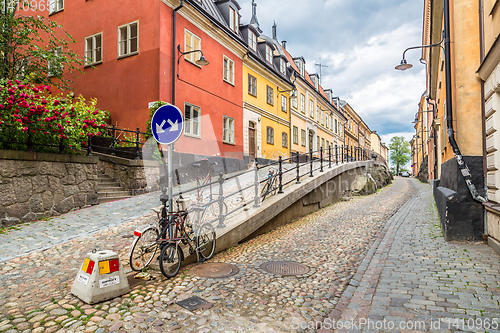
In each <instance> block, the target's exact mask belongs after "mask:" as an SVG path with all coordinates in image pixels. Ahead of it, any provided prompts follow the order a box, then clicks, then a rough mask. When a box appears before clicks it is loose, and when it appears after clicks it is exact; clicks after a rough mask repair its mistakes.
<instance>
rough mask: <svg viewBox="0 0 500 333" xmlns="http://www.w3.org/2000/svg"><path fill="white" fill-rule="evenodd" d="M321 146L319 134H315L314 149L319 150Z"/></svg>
mask: <svg viewBox="0 0 500 333" xmlns="http://www.w3.org/2000/svg"><path fill="white" fill-rule="evenodd" d="M320 148H321V138H320V137H319V135H316V150H319V149H320Z"/></svg>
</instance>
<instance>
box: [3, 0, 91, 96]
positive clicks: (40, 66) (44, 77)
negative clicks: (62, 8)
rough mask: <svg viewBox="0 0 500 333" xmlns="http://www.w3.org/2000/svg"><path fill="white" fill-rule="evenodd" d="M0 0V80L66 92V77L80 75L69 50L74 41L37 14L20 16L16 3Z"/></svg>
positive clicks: (78, 64)
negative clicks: (20, 82) (46, 86)
mask: <svg viewBox="0 0 500 333" xmlns="http://www.w3.org/2000/svg"><path fill="white" fill-rule="evenodd" d="M0 1H1V3H0V10H1V22H0V25H1V27H0V78H2V79H12V80H14V79H17V80H20V81H22V82H27V83H34V84H39V85H47V84H51V85H55V86H57V87H58V88H61V89H68V88H69V84H70V83H71V82H72V81H71V79H70V78H68V75H67V74H68V73H69V74H71V76H72V75H73V74H75V73H76V72H77V71H80V72H81V70H80V69H79V68H80V67H77V66H82V65H83V62H82V60H81V59H80V58H79V57H78V55H76V54H75V53H74V52H73V51H72V50H71V49H70V48H69V46H70V45H71V44H73V43H75V42H76V41H75V40H74V39H73V37H71V36H70V35H69V34H68V33H67V32H66V31H64V30H63V29H62V26H60V25H58V24H57V23H55V22H53V21H51V20H50V19H47V18H45V17H43V16H41V15H32V16H30V15H22V14H24V13H22V14H20V11H19V10H16V9H17V6H14V3H15V4H17V2H12V0H0ZM36 11H37V8H32V11H29V12H28V11H26V12H25V13H27V14H28V13H36ZM64 74H66V75H64Z"/></svg>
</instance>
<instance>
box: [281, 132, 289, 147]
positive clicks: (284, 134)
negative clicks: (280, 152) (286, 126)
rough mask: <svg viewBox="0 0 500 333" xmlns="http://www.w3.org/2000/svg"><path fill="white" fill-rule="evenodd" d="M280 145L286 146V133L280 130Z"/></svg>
mask: <svg viewBox="0 0 500 333" xmlns="http://www.w3.org/2000/svg"><path fill="white" fill-rule="evenodd" d="M281 147H283V148H288V133H287V132H281Z"/></svg>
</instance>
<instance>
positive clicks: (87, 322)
mask: <svg viewBox="0 0 500 333" xmlns="http://www.w3.org/2000/svg"><path fill="white" fill-rule="evenodd" d="M412 190H413V188H412V186H411V185H410V181H409V180H407V179H398V180H396V181H395V183H394V184H393V185H391V186H389V187H387V188H385V189H383V190H381V191H379V192H378V193H377V194H373V195H370V196H367V197H354V198H353V199H352V200H350V201H344V202H339V203H336V204H334V205H331V206H328V207H326V208H324V209H322V210H320V211H318V212H316V213H313V214H311V215H308V216H306V217H304V218H301V219H298V220H297V221H294V222H293V223H290V224H288V225H286V226H283V227H280V228H278V229H276V230H275V231H272V232H270V233H267V234H265V235H262V236H259V237H257V238H255V239H252V240H251V241H248V242H246V243H244V244H241V245H239V246H237V247H235V248H232V249H230V250H228V251H225V252H222V253H219V254H217V255H216V256H214V258H213V259H212V260H210V261H209V262H207V263H204V264H201V265H208V264H209V263H211V262H226V263H231V264H234V265H236V266H237V267H238V268H239V272H238V273H237V274H236V275H234V276H231V277H228V278H220V279H207V278H201V277H198V276H196V275H194V274H191V273H190V271H191V270H192V269H193V268H194V267H196V266H197V265H199V264H194V265H190V266H187V267H186V268H185V269H182V270H181V272H180V273H179V275H178V276H177V277H176V278H173V279H166V278H164V277H163V276H162V275H161V274H160V273H159V272H156V271H150V272H151V274H152V276H153V277H154V279H153V280H151V281H143V282H142V283H140V284H138V285H135V286H133V287H132V290H131V292H130V293H129V294H126V295H124V296H122V297H118V298H115V299H113V300H110V301H106V302H103V303H101V304H97V305H93V306H90V305H84V303H82V302H81V301H80V300H79V299H77V298H76V297H74V296H72V295H71V294H70V292H69V291H70V288H71V285H72V283H73V281H74V279H75V276H76V272H77V270H78V269H79V266H80V265H81V263H82V261H83V259H84V257H85V253H87V252H88V251H89V250H91V249H94V248H100V249H103V248H105V249H109V250H113V251H115V252H117V253H119V255H120V259H121V261H122V263H123V264H125V266H126V263H127V262H128V250H129V247H130V244H131V242H132V239H131V238H129V237H128V236H129V235H131V233H132V230H133V229H135V227H137V225H140V224H145V223H148V221H147V220H148V219H150V218H151V217H152V215H151V214H150V215H148V216H145V217H141V218H138V219H135V220H132V221H129V222H126V223H124V224H123V225H120V226H115V227H112V228H109V229H106V230H102V231H98V232H96V233H95V234H93V235H91V236H85V237H79V238H77V239H73V240H71V241H70V242H67V243H64V244H59V245H56V246H54V247H51V248H49V249H46V250H43V251H37V252H33V253H31V254H29V255H26V256H23V257H18V258H14V259H12V260H10V261H6V262H3V263H0V271H1V272H2V274H1V275H0V284H1V285H2V288H1V289H0V331H2V332H9V333H11V332H35V333H38V332H83V331H86V332H94V331H95V332H99V333H101V332H134V333H135V332H156V331H167V332H168V331H178V332H190V331H193V332H247V331H260V332H282V331H296V328H297V326H298V324H299V323H301V322H304V321H309V320H318V321H319V320H322V319H325V318H326V317H327V316H328V314H329V313H330V312H331V311H332V309H333V308H334V306H335V304H336V303H337V302H338V299H339V297H340V296H341V295H342V292H343V290H344V289H345V287H346V286H347V284H348V283H349V281H350V279H351V277H352V276H353V275H354V273H355V272H356V270H357V268H358V266H359V264H360V263H361V261H362V260H363V258H364V256H365V255H366V252H367V250H368V249H369V248H370V245H371V243H372V242H373V241H374V240H375V239H376V238H377V236H378V234H379V233H380V231H381V230H382V228H383V227H384V225H385V222H386V221H387V220H388V219H389V218H390V216H392V215H393V214H394V213H395V212H396V210H397V208H398V207H400V206H401V205H402V204H403V203H404V202H405V201H406V200H407V199H408V198H409V197H410V196H411V195H412ZM271 260H273V261H274V260H293V261H297V262H301V263H303V264H305V265H307V266H308V267H310V271H309V272H308V273H307V274H306V275H304V276H301V277H282V276H276V275H272V274H269V273H265V272H264V271H263V270H262V269H260V268H259V267H260V265H261V264H262V263H264V262H267V261H271ZM125 269H127V267H125ZM193 295H196V296H199V297H201V298H203V299H205V300H207V301H209V302H210V303H211V304H210V305H208V306H205V307H204V308H202V309H200V310H196V311H194V312H190V311H187V310H184V309H183V308H181V307H180V306H178V305H177V304H175V303H176V302H178V301H180V300H183V299H186V298H188V297H190V296H193Z"/></svg>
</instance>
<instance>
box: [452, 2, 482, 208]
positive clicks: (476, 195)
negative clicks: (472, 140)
mask: <svg viewBox="0 0 500 333" xmlns="http://www.w3.org/2000/svg"><path fill="white" fill-rule="evenodd" d="M443 12H444V57H445V60H444V65H445V81H446V103H447V107H446V118H447V120H446V124H447V126H448V139H449V141H450V145H451V148H452V149H453V153H454V154H455V159H456V160H457V163H458V167H459V169H460V172H461V173H462V176H463V177H464V180H465V183H466V184H467V187H468V188H469V192H470V194H471V195H472V198H473V199H474V200H476V201H479V202H485V201H486V200H485V199H484V198H483V197H482V196H480V195H479V193H478V191H477V189H476V186H475V185H474V184H473V183H472V177H471V174H470V169H469V168H468V167H467V164H466V163H465V161H464V160H463V157H462V153H461V152H460V148H459V147H458V144H457V141H456V140H455V132H454V130H453V107H452V102H453V101H452V91H451V52H450V1H449V0H443Z"/></svg>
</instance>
